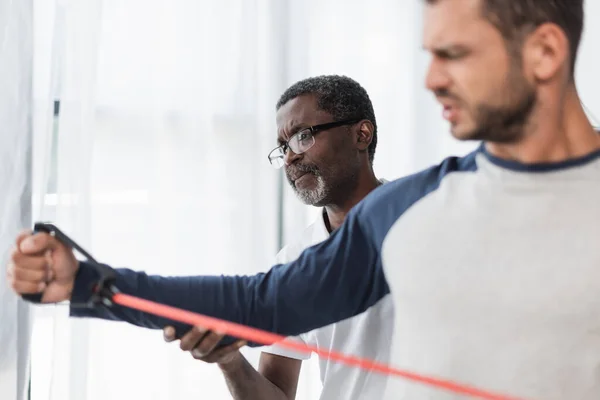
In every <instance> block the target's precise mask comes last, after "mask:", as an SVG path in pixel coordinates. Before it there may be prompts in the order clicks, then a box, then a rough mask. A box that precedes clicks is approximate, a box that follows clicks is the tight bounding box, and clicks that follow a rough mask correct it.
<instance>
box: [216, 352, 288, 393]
mask: <svg viewBox="0 0 600 400" xmlns="http://www.w3.org/2000/svg"><path fill="white" fill-rule="evenodd" d="M219 367H220V368H221V371H222V372H223V376H225V382H226V383H227V387H228V388H229V392H230V393H231V395H232V397H233V399H234V400H290V399H288V397H286V395H285V394H284V393H283V391H282V390H281V389H279V388H278V387H277V386H276V385H275V384H273V383H272V382H271V381H269V380H268V379H267V378H265V377H264V376H262V375H261V374H260V373H259V372H258V371H257V370H256V369H254V367H253V366H252V365H251V364H250V363H249V362H248V360H246V358H245V357H244V356H243V355H242V354H241V353H240V354H239V356H238V357H236V358H235V359H234V360H233V361H232V362H230V363H229V364H225V365H219Z"/></svg>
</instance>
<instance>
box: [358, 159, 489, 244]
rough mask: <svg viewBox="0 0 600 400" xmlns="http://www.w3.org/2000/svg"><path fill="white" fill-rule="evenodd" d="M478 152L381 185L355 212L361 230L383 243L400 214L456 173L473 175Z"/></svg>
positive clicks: (447, 160)
mask: <svg viewBox="0 0 600 400" xmlns="http://www.w3.org/2000/svg"><path fill="white" fill-rule="evenodd" d="M477 152H478V151H474V152H472V153H469V154H468V155H466V156H464V157H447V158H445V159H444V160H443V161H442V162H440V163H439V164H436V165H433V166H431V167H429V168H427V169H424V170H422V171H419V172H417V173H414V174H412V175H408V176H405V177H402V178H399V179H396V180H393V181H391V182H389V183H387V184H385V185H381V186H380V187H378V188H377V189H375V190H374V191H373V192H371V193H369V194H368V195H367V196H366V197H365V199H364V200H363V201H362V202H361V203H360V204H359V206H358V207H357V209H356V211H355V212H356V214H357V215H358V217H359V219H360V221H361V222H362V224H361V225H362V227H363V228H364V229H366V230H367V231H368V234H370V235H374V236H375V237H379V239H380V240H382V239H383V237H384V236H385V232H387V230H388V229H389V228H390V227H391V225H392V224H393V223H394V222H395V221H396V220H398V219H399V218H400V216H402V214H404V213H405V212H406V211H407V210H408V209H409V208H411V207H412V206H413V205H414V204H415V203H417V202H418V201H419V200H421V199H422V198H424V197H426V196H427V195H429V194H430V193H432V192H434V191H435V190H437V189H438V188H439V186H440V184H441V182H442V181H443V180H444V179H445V178H446V177H448V176H449V175H451V174H453V173H457V172H465V173H467V172H473V171H475V170H476V169H477V165H476V162H475V157H476V153H477ZM378 241H379V240H378Z"/></svg>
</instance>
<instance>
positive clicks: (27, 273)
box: [11, 267, 48, 283]
mask: <svg viewBox="0 0 600 400" xmlns="http://www.w3.org/2000/svg"><path fill="white" fill-rule="evenodd" d="M11 273H12V279H15V280H17V281H23V282H31V283H40V282H46V281H47V278H48V270H47V269H27V268H18V267H13V268H12V271H11Z"/></svg>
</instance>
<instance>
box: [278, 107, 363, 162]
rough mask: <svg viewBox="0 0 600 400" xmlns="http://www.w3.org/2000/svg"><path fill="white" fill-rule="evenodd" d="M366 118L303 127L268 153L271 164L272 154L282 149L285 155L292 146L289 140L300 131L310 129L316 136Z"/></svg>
mask: <svg viewBox="0 0 600 400" xmlns="http://www.w3.org/2000/svg"><path fill="white" fill-rule="evenodd" d="M363 119H364V118H358V119H356V118H355V119H345V120H342V121H334V122H326V123H324V124H318V125H313V126H309V127H307V128H302V129H300V130H299V131H298V132H296V133H294V134H293V135H292V136H291V137H290V138H289V139H288V140H286V142H285V143H283V144H281V145H279V146H277V147H275V148H274V149H273V150H271V151H270V152H269V154H268V156H267V157H268V159H269V164H271V165H273V161H272V159H271V154H273V152H275V151H276V150H277V149H281V150H282V152H283V155H284V156H285V154H286V152H287V150H288V149H289V148H290V147H289V144H288V143H289V142H290V141H291V140H292V139H294V137H296V136H298V135H299V134H300V133H302V132H305V131H310V134H311V135H312V136H313V139H314V136H315V135H316V134H317V133H319V132H323V131H326V130H329V129H333V128H338V127H340V126H344V125H352V124H356V123H357V122H360V121H362V120H363ZM314 145H315V142H313V144H312V145H311V146H310V147H309V148H308V149H306V150H304V151H302V152H300V153H296V154H302V153H305V152H307V151H308V150H310V149H311V148H312V147H313V146H314ZM277 168H281V167H277Z"/></svg>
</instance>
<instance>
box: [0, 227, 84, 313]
mask: <svg viewBox="0 0 600 400" xmlns="http://www.w3.org/2000/svg"><path fill="white" fill-rule="evenodd" d="M78 268H79V261H77V259H76V258H75V255H74V254H73V251H72V250H71V249H70V248H69V247H67V246H65V245H64V244H63V243H61V242H59V241H58V240H57V239H55V238H54V237H52V236H51V235H49V234H47V233H36V234H35V235H34V234H33V233H32V232H31V231H25V232H22V233H21V234H20V235H19V236H18V237H17V242H16V246H15V248H14V250H13V252H12V254H11V257H10V261H9V264H8V268H7V276H8V279H7V280H8V282H9V283H10V286H11V287H12V289H13V290H14V291H15V292H16V293H17V294H19V295H23V294H35V293H42V292H43V296H42V303H57V302H60V301H64V300H69V299H70V298H71V292H72V291H73V282H74V280H75V274H76V273H77V269H78Z"/></svg>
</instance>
